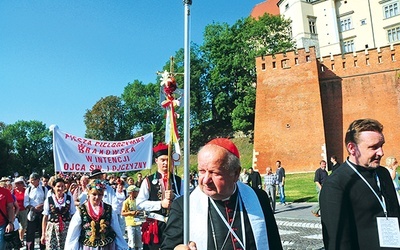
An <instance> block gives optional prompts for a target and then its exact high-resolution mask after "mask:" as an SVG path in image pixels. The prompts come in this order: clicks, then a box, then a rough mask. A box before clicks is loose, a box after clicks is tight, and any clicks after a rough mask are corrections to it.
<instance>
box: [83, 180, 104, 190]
mask: <svg viewBox="0 0 400 250" xmlns="http://www.w3.org/2000/svg"><path fill="white" fill-rule="evenodd" d="M87 188H88V189H89V190H92V189H96V190H97V191H103V190H104V189H106V184H105V183H104V181H102V180H98V179H95V180H93V181H92V182H90V183H89V184H88V185H87Z"/></svg>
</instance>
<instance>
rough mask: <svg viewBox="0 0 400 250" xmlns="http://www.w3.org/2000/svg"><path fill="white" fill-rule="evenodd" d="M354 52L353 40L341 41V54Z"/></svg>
mask: <svg viewBox="0 0 400 250" xmlns="http://www.w3.org/2000/svg"><path fill="white" fill-rule="evenodd" d="M353 51H354V40H347V41H343V52H344V53H349V52H353Z"/></svg>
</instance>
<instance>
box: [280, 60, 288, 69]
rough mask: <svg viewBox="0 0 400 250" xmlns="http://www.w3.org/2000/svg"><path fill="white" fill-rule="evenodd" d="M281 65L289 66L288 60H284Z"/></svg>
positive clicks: (283, 66)
mask: <svg viewBox="0 0 400 250" xmlns="http://www.w3.org/2000/svg"><path fill="white" fill-rule="evenodd" d="M281 66H282V68H289V63H288V60H282V62H281Z"/></svg>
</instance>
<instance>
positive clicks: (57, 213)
mask: <svg viewBox="0 0 400 250" xmlns="http://www.w3.org/2000/svg"><path fill="white" fill-rule="evenodd" d="M49 206H50V218H49V221H50V222H53V223H58V222H59V221H58V220H59V218H60V217H61V219H62V221H64V222H66V221H70V220H71V214H70V213H69V209H70V207H71V196H70V195H68V194H67V199H66V200H65V206H63V207H61V209H60V208H59V207H57V206H56V205H55V203H54V199H53V196H50V197H49Z"/></svg>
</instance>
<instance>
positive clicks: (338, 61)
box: [319, 44, 400, 78]
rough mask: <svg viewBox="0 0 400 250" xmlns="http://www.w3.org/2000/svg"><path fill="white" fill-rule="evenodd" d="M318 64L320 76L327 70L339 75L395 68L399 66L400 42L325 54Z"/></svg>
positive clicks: (323, 75)
mask: <svg viewBox="0 0 400 250" xmlns="http://www.w3.org/2000/svg"><path fill="white" fill-rule="evenodd" d="M319 64H320V67H319V72H320V77H322V78H324V77H325V76H326V75H329V74H327V73H326V71H327V70H329V71H331V72H332V73H335V74H336V75H338V76H341V77H346V76H354V75H359V74H364V73H369V74H371V73H373V72H380V71H382V70H395V69H399V67H400V44H396V45H390V46H385V47H382V48H375V49H365V50H363V51H355V52H353V53H347V54H343V55H331V56H326V57H322V58H320V59H319Z"/></svg>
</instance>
